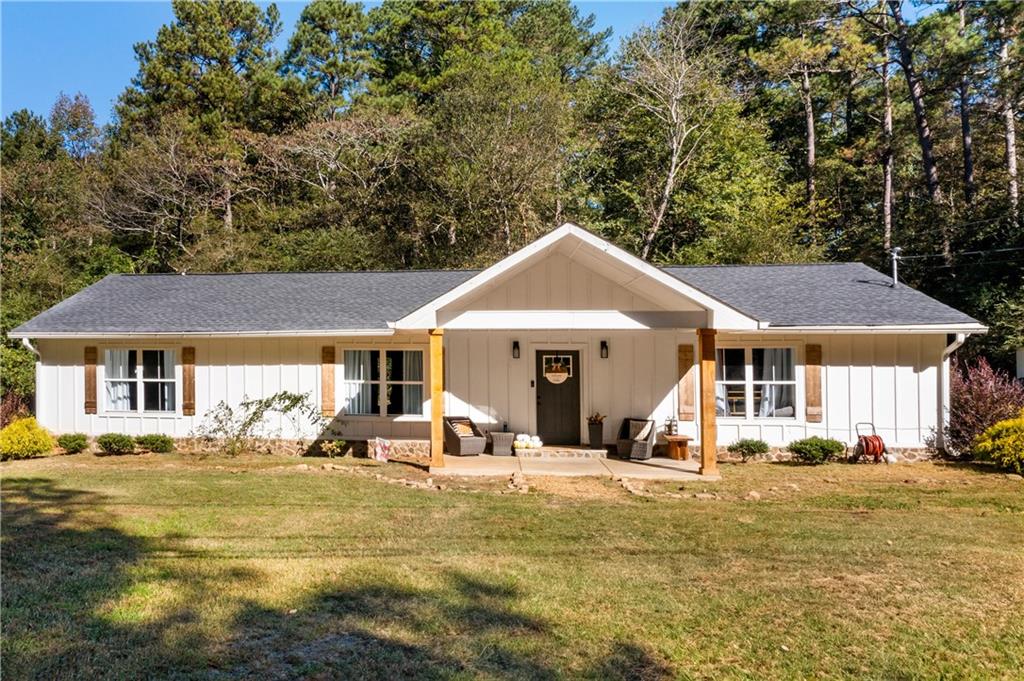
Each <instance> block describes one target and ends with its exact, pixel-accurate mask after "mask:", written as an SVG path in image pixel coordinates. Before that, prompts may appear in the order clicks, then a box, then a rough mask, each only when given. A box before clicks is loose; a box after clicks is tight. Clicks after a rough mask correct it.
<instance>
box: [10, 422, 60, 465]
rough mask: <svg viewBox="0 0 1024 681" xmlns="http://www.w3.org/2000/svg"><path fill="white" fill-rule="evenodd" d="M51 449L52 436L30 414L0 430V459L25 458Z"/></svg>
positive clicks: (40, 454) (39, 454) (45, 452)
mask: <svg viewBox="0 0 1024 681" xmlns="http://www.w3.org/2000/svg"><path fill="white" fill-rule="evenodd" d="M52 449H53V436H52V435H50V434H49V433H48V432H46V430H45V429H43V427H42V426H40V425H39V424H38V423H36V420H35V419H34V418H33V417H31V416H29V417H28V418H24V419H18V420H17V421H14V422H13V423H11V424H10V425H9V426H7V427H6V428H4V429H3V430H0V459H4V460H6V459H27V458H29V457H32V456H42V455H43V454H47V453H48V452H50V450H52Z"/></svg>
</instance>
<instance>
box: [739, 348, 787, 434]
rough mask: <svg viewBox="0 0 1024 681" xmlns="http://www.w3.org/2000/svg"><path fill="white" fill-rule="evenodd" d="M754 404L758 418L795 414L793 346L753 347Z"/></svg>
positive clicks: (784, 416)
mask: <svg viewBox="0 0 1024 681" xmlns="http://www.w3.org/2000/svg"><path fill="white" fill-rule="evenodd" d="M750 353H751V359H752V364H753V377H752V378H753V387H754V390H753V394H754V402H753V407H754V409H755V410H756V412H757V413H756V415H757V416H759V417H782V418H792V417H793V416H795V415H796V369H795V368H794V367H793V350H792V348H754V349H753V350H751V351H750Z"/></svg>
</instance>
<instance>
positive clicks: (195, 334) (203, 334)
mask: <svg viewBox="0 0 1024 681" xmlns="http://www.w3.org/2000/svg"><path fill="white" fill-rule="evenodd" d="M7 335H8V337H10V338H32V339H61V338H64V339H74V338H267V337H273V336H285V337H292V336H303V337H319V336H393V335H395V329H393V328H380V329H308V330H295V331H292V330H281V329H275V330H270V331H19V330H18V329H14V330H12V331H11V332H10V333H9V334H7Z"/></svg>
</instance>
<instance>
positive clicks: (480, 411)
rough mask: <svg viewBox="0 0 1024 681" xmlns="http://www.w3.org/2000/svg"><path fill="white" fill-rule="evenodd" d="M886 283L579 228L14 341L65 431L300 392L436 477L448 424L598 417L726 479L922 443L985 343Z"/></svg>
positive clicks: (98, 301)
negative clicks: (475, 253) (697, 257)
mask: <svg viewBox="0 0 1024 681" xmlns="http://www.w3.org/2000/svg"><path fill="white" fill-rule="evenodd" d="M891 284H892V281H891V280H890V279H889V278H888V277H886V276H884V275H882V274H879V273H878V272H876V271H874V270H872V269H870V268H868V267H866V266H864V265H861V264H856V263H829V264H809V265H765V266H712V267H664V268H658V267H655V266H653V265H651V264H649V263H647V262H644V261H642V260H640V259H638V258H636V257H634V256H633V255H631V254H629V253H627V252H625V251H623V250H622V249H620V248H618V247H616V246H614V245H612V244H610V243H608V242H607V241H605V240H603V239H601V238H599V237H597V236H595V235H594V234H591V233H590V232H587V231H586V230H584V229H581V228H580V227H577V226H575V225H571V224H566V225H563V226H562V227H560V228H558V229H556V230H554V231H553V232H551V233H549V234H547V235H546V236H544V237H542V238H540V239H538V240H536V241H535V242H533V243H532V244H530V245H529V246H526V247H525V248H523V249H521V250H520V251H518V252H516V253H513V254H512V255H510V256H508V257H507V258H505V259H504V260H502V261H500V262H498V263H497V264H495V265H493V266H491V267H489V268H487V269H485V270H480V271H422V270H412V271H404V272H323V273H267V274H188V275H112V276H109V277H107V278H105V279H103V280H102V281H100V282H98V283H96V284H94V285H93V286H90V287H89V288H87V289H85V290H83V291H81V292H80V293H78V294H76V295H74V296H72V297H71V298H69V299H67V300H65V301H64V302H62V303H60V304H59V305H56V306H54V307H53V308H51V309H49V310H47V311H46V312H44V313H42V314H40V315H39V316H37V317H36V318H34V319H32V320H31V321H29V322H27V323H25V324H23V325H22V326H20V327H18V328H16V329H14V330H13V331H12V332H11V334H10V335H11V336H12V337H20V338H23V339H25V342H26V343H27V344H29V345H30V346H31V347H33V348H34V349H36V351H37V353H38V361H37V365H36V385H37V398H36V412H37V416H38V418H39V421H40V422H41V423H42V425H44V426H45V427H47V428H49V429H50V430H52V431H55V432H58V433H62V432H84V433H88V434H93V435H96V434H101V433H105V432H112V431H115V432H124V433H130V434H139V433H150V432H159V433H166V434H168V435H173V436H177V437H184V436H187V435H189V434H190V433H191V432H193V430H194V429H195V428H196V427H197V426H198V425H199V423H200V422H201V421H202V419H203V416H204V414H206V413H207V412H208V411H209V410H210V409H211V408H213V407H214V406H216V405H217V404H218V403H220V402H221V401H224V402H226V403H228V404H237V403H239V402H240V401H242V400H243V399H244V398H258V397H264V396H268V395H272V394H274V393H276V392H278V391H281V390H288V391H291V392H298V393H306V394H308V395H309V396H310V399H311V400H313V401H315V403H316V404H317V405H318V406H319V407H320V408H321V409H322V410H323V412H324V413H325V414H327V415H331V416H337V417H338V418H339V419H340V420H341V421H342V422H343V426H342V430H343V435H344V437H346V438H348V439H368V438H371V437H374V436H383V437H388V438H392V439H419V440H429V441H430V443H431V451H432V458H433V463H434V464H435V465H443V453H442V450H443V440H442V415H457V416H467V417H469V418H471V419H473V421H475V422H476V424H478V425H479V427H480V428H481V429H483V430H502V429H503V428H505V427H507V428H508V429H509V430H511V431H514V432H525V433H530V434H535V433H536V434H539V435H540V436H541V437H542V438H544V439H545V440H546V441H548V442H552V443H555V442H558V443H566V444H580V443H583V442H585V440H586V438H587V428H586V416H587V415H588V414H589V413H592V412H600V413H602V414H607V415H608V416H609V418H608V419H606V421H605V426H604V440H605V442H613V441H614V440H615V437H616V431H617V430H618V426H619V424H620V423H621V422H622V420H623V419H625V418H631V417H632V418H647V419H652V420H653V421H654V422H655V424H656V425H657V427H658V428H659V429H662V428H663V427H664V424H665V423H666V422H667V421H668V420H669V419H678V421H679V430H680V432H681V433H683V434H689V435H690V436H692V437H693V438H694V440H695V442H696V443H698V444H699V446H700V448H701V449H702V456H703V460H704V466H705V468H708V467H713V466H714V454H715V452H716V451H717V447H721V446H725V445H728V444H729V443H730V442H732V441H734V440H736V439H738V438H746V437H753V438H760V439H763V440H765V441H767V442H768V443H769V444H772V445H777V446H782V445H785V444H786V443H788V442H790V441H792V440H794V439H797V438H802V437H806V436H810V435H822V436H828V437H834V438H837V439H839V440H843V441H845V442H848V443H852V442H854V441H855V440H856V433H855V425H856V424H857V423H858V422H870V423H873V424H874V426H875V428H876V429H877V431H878V433H879V434H880V435H881V436H882V437H883V438H884V439H885V441H886V442H887V443H888V444H889V445H890V446H893V447H900V448H922V447H924V446H925V442H926V439H928V438H929V437H930V436H931V435H932V434H933V432H935V431H936V429H937V427H938V425H939V424H940V423H941V422H942V421H943V419H944V417H945V411H946V404H947V400H948V380H947V377H948V371H949V356H950V354H951V353H952V352H953V351H954V350H955V349H956V348H957V347H958V346H959V345H960V344H961V343H962V342H963V340H964V338H965V337H966V336H967V335H968V334H971V333H983V332H985V330H986V329H985V327H984V326H982V325H981V324H979V323H978V322H977V321H975V320H974V319H971V318H970V317H968V316H967V315H964V314H963V313H961V312H958V311H957V310H954V309H952V308H950V307H948V306H946V305H943V304H941V303H939V302H938V301H935V300H933V299H932V298H929V297H928V296H926V295H924V294H922V293H920V292H918V291H915V290H913V289H911V288H909V287H907V286H905V285H898V286H895V287H893V286H892V285H891ZM553 363H557V364H559V365H560V366H561V367H564V368H567V369H568V372H567V373H568V380H566V379H564V378H563V379H560V382H559V383H552V382H551V381H550V380H547V379H546V375H547V374H548V372H546V371H545V368H546V367H547V368H550V366H551V365H552V364H553ZM275 418H277V417H275ZM272 425H274V426H276V427H278V428H280V429H281V431H282V432H281V435H282V436H284V437H294V438H298V437H306V438H308V437H314V436H316V435H317V433H310V432H296V428H295V427H293V426H292V425H290V424H289V423H287V422H280V423H276V424H272ZM659 437H660V435H659ZM592 444H596V443H592Z"/></svg>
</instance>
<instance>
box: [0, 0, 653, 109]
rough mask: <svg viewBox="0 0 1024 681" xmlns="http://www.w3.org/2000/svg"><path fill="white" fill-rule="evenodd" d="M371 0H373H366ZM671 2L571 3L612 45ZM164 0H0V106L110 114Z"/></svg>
mask: <svg viewBox="0 0 1024 681" xmlns="http://www.w3.org/2000/svg"><path fill="white" fill-rule="evenodd" d="M303 4H304V3H302V2H279V3H277V6H278V9H280V11H281V21H282V23H283V25H284V30H283V31H282V32H281V33H282V36H281V38H280V41H279V42H280V44H279V46H278V47H279V48H280V47H283V44H284V43H285V42H286V41H287V39H288V36H289V35H290V34H291V31H292V28H293V27H294V25H295V21H296V20H297V19H298V17H299V14H300V12H301V11H302V6H303ZM366 4H368V5H370V6H372V5H375V4H378V3H375V2H370V3H366ZM671 4H673V3H670V2H577V3H576V5H577V6H578V7H579V8H580V10H581V12H582V13H584V14H594V15H595V16H596V18H597V27H598V28H607V27H611V28H612V29H613V30H614V35H613V37H612V42H611V46H612V48H613V50H614V48H615V47H617V46H618V44H619V40H620V39H621V38H622V37H623V36H626V35H628V34H630V33H631V32H632V31H633V30H635V29H636V28H637V27H638V26H640V25H641V24H645V23H652V22H654V21H657V19H658V17H660V16H661V12H662V10H663V9H664V8H665V7H666V6H668V5H671ZM172 18H173V14H172V12H171V5H170V3H169V2H9V1H6V0H5V1H4V2H2V3H0V22H2V36H0V38H2V50H0V52H2V54H0V59H2V63H0V105H2V106H0V109H2V115H3V116H7V115H8V114H10V113H11V112H12V111H17V110H18V109H23V108H27V109H31V110H33V111H35V112H37V113H39V114H42V115H44V116H45V115H48V114H49V111H50V107H51V106H53V102H54V100H55V99H56V98H57V95H58V94H59V93H60V92H62V91H63V92H66V93H67V94H74V93H76V92H82V93H84V94H85V95H86V96H88V97H89V100H90V101H91V102H92V105H93V108H94V109H95V110H96V118H97V121H98V122H99V123H100V124H104V123H106V122H108V121H109V120H110V112H111V109H112V108H113V105H114V102H115V101H116V99H117V97H118V95H120V94H121V92H122V90H124V88H125V87H126V86H127V85H128V83H129V81H130V80H131V78H132V76H133V75H135V70H136V68H135V53H134V52H133V51H132V46H133V45H134V44H135V43H137V42H142V41H144V40H152V39H153V38H154V37H155V36H156V31H157V29H158V28H159V27H160V26H161V25H162V24H165V23H168V22H170V21H171V20H172Z"/></svg>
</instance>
